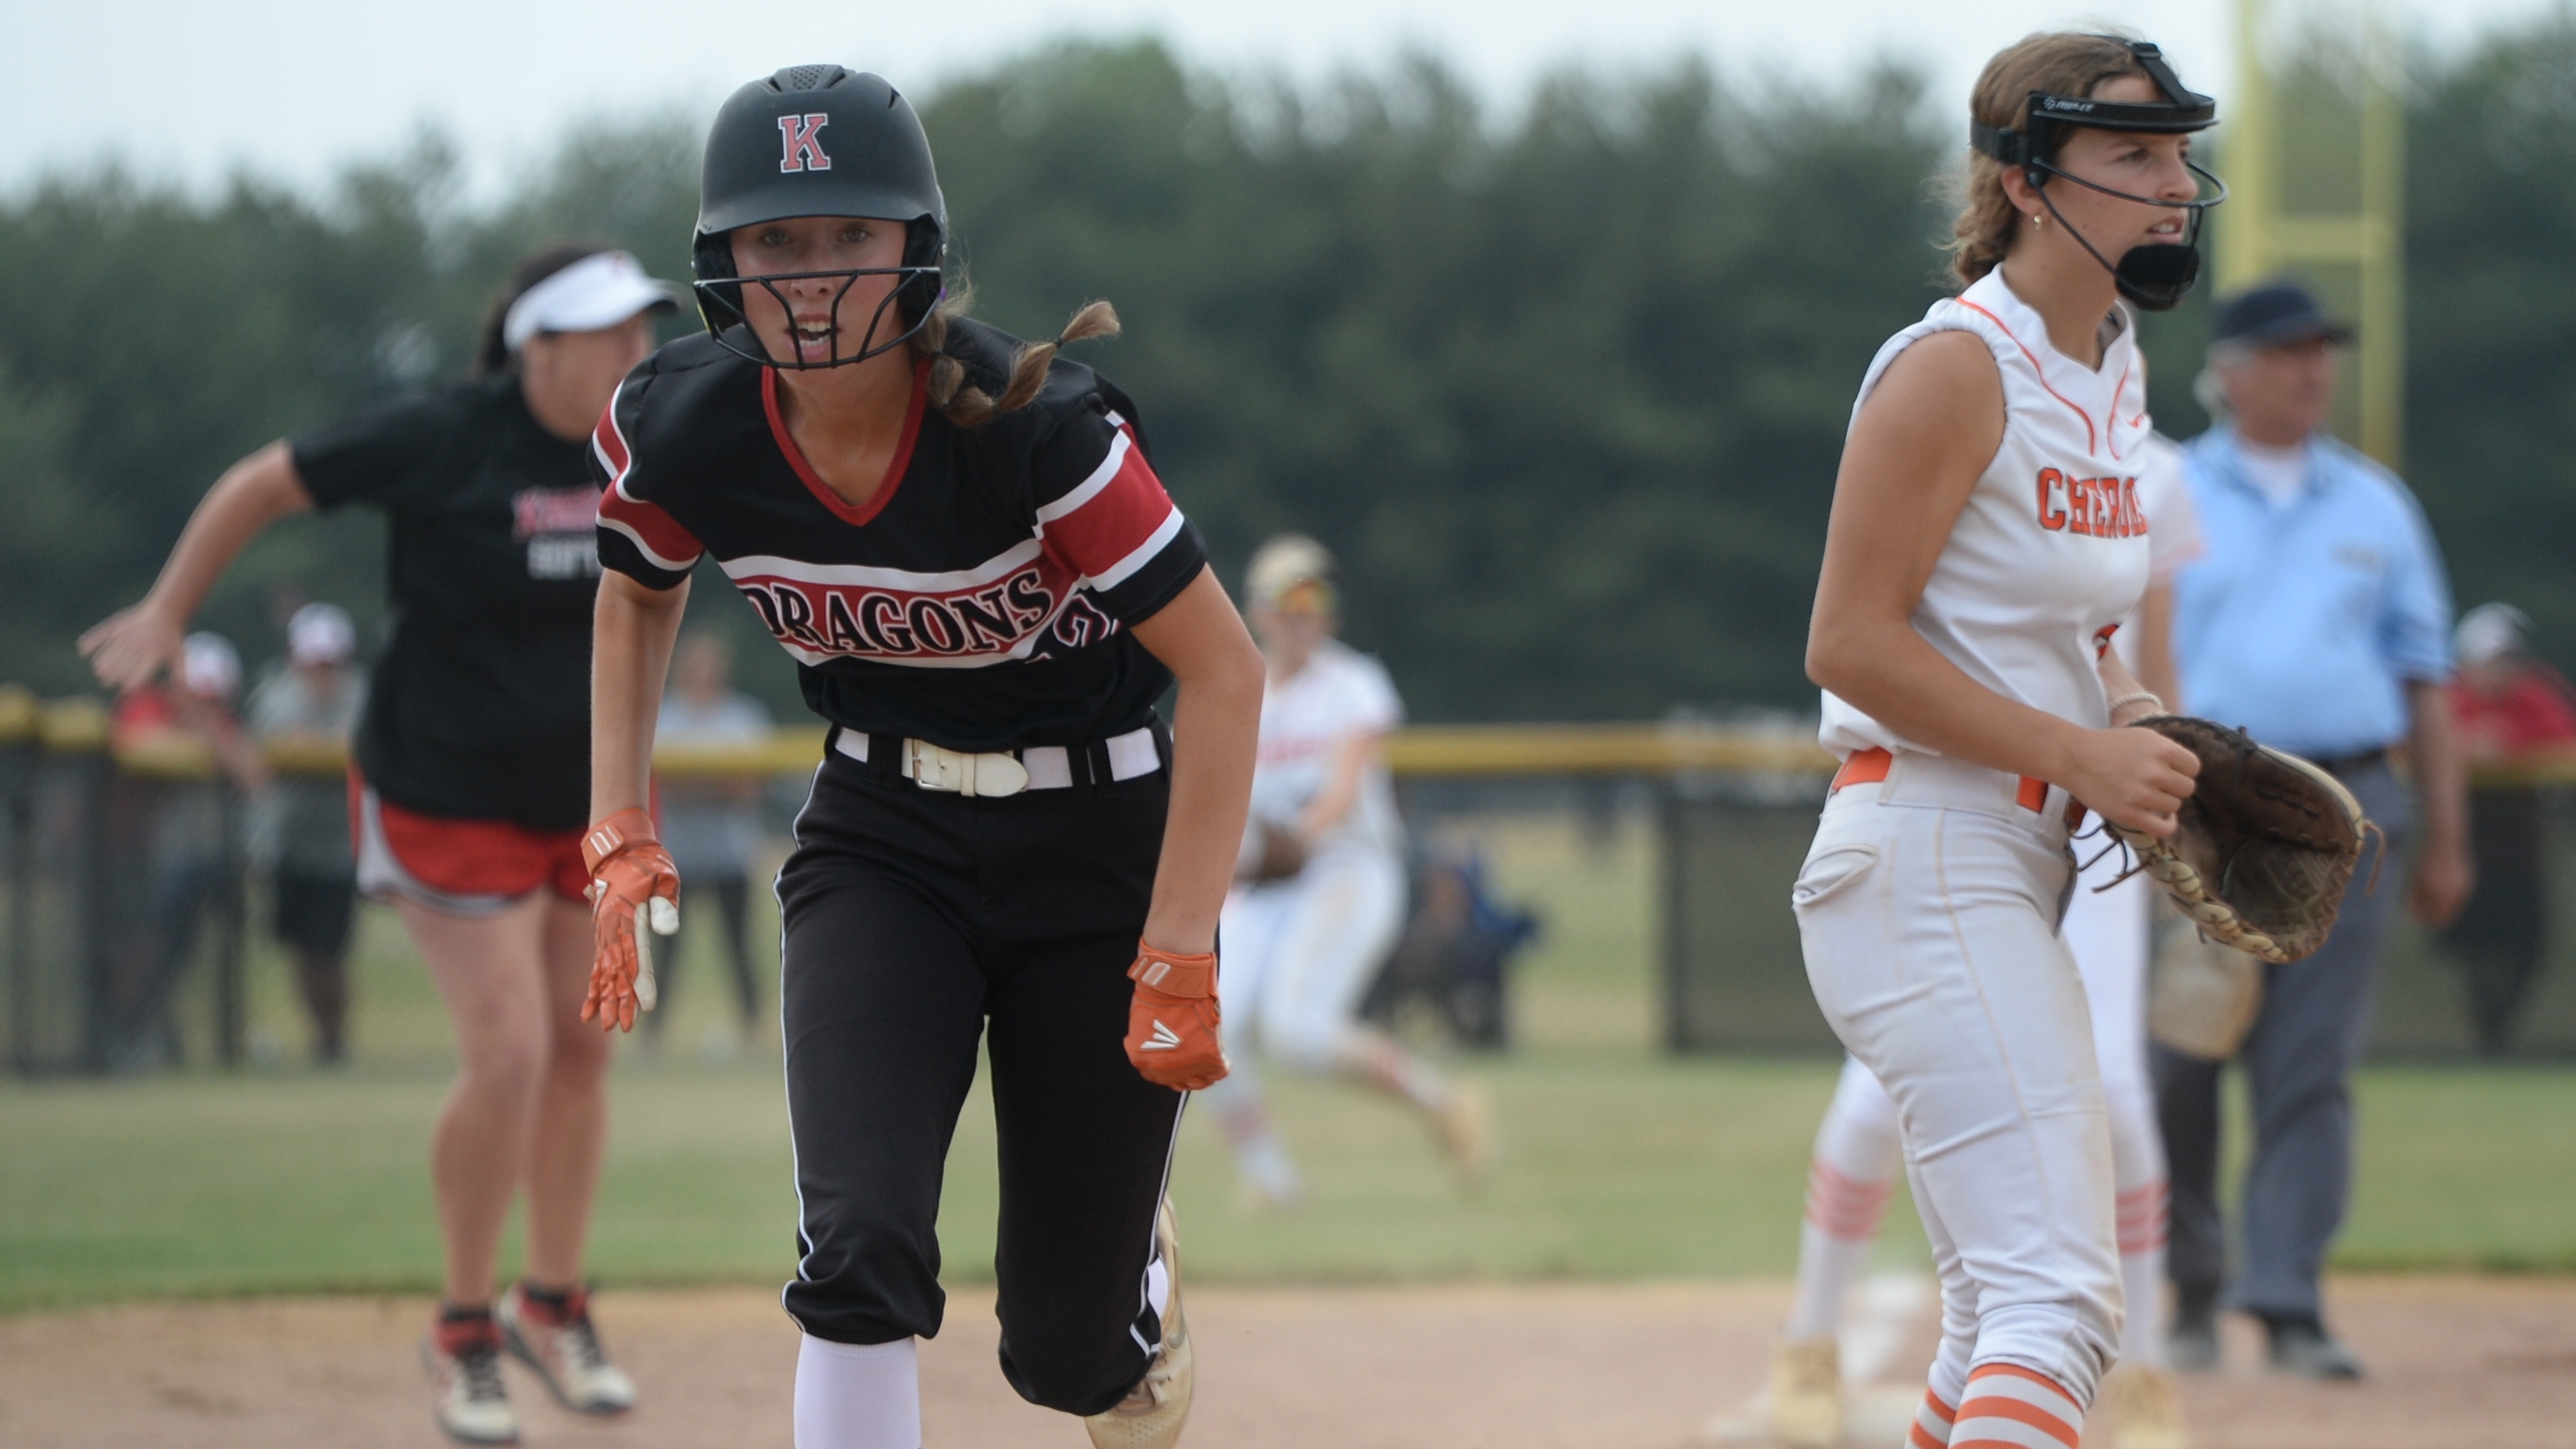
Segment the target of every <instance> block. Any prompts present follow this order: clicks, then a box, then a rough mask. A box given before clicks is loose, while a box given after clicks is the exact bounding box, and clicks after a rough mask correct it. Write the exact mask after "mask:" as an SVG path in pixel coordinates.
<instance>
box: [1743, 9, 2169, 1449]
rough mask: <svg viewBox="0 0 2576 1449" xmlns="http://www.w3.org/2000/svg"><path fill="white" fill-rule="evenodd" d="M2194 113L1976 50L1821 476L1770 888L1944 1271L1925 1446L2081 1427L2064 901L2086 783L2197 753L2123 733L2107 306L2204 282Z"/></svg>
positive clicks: (2110, 1354)
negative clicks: (1933, 249) (1826, 492)
mask: <svg viewBox="0 0 2576 1449" xmlns="http://www.w3.org/2000/svg"><path fill="white" fill-rule="evenodd" d="M2215 119H2216V105H2215V103H2214V102H2212V101H2211V100H2210V99H2209V98H2208V97H2207V96H2202V95H2197V94H2194V93H2192V92H2191V91H2189V90H2187V89H2186V88H2185V87H2184V86H2183V84H2182V82H2181V81H2180V79H2179V78H2177V77H2176V76H2175V75H2174V73H2173V71H2172V69H2171V67H2169V66H2168V65H2166V64H2165V62H2164V59H2163V57H2162V55H2161V54H2160V53H2159V52H2158V51H2157V49H2156V48H2155V47H2154V46H2152V45H2148V44H2145V43H2143V42H2132V41H2127V40H2122V39H2119V38H2116V37H2108V36H2100V35H2078V34H2045V35H2034V36H2031V37H2030V38H2028V39H2026V40H2023V41H2022V42H2020V43H2019V44H2016V45H2014V46H2012V47H2010V48H2008V49H2006V50H2004V51H2003V52H2001V53H1999V54H1998V55H1996V56H1995V57H1994V59H1992V60H1991V61H1989V62H1987V65H1986V68H1985V70H1984V73H1983V74H1982V75H1980V76H1979V77H1978V80H1977V84H1976V88H1975V91H1974V94H1973V98H1972V101H1971V105H1970V127H1969V141H1970V145H1971V147H1972V148H1973V154H1972V156H1971V158H1970V160H1969V168H1968V176H1967V183H1966V205H1965V206H1964V207H1963V209H1962V211H1961V214H1960V216H1959V218H1958V220H1957V223H1956V226H1955V237H1956V241H1955V244H1954V247H1953V252H1954V263H1955V265H1956V268H1957V271H1958V274H1959V276H1960V278H1961V279H1962V280H1963V281H1964V282H1965V283H1966V284H1967V286H1966V289H1965V291H1964V292H1962V293H1961V294H1960V295H1959V296H1958V297H1957V298H1956V299H1953V300H1948V301H1943V302H1940V303H1937V304H1935V306H1934V307H1933V308H1932V310H1931V311H1930V313H1928V314H1927V315H1926V317H1925V318H1924V320H1923V321H1922V322H1920V323H1917V324H1915V325H1914V326H1912V327H1910V328H1907V329H1906V330H1905V331H1903V332H1900V333H1898V334H1897V335H1896V336H1895V337H1894V338H1892V339H1890V340H1889V342H1888V343H1887V344H1886V345H1885V346H1884V347H1882V348H1881V349H1880V350H1879V353H1878V356H1877V357H1876V358H1875V359H1874V360H1873V361H1872V363H1871V365H1870V369H1869V372H1868V373H1867V375H1866V377H1865V378H1864V380H1863V382H1862V387H1861V396H1860V399H1859V401H1858V402H1857V403H1856V404H1855V406H1854V409H1853V416H1852V424H1851V431H1850V435H1849V437H1848V439H1847V441H1846V442H1845V445H1844V450H1843V457H1842V466H1841V470H1840V473H1839V474H1838V476H1837V478H1836V480H1835V484H1834V505H1833V513H1832V518H1831V522H1830V524H1829V527H1828V532H1827V536H1826V543H1825V559H1824V568H1823V571H1822V575H1821V577H1820V578H1819V580H1818V583H1817V589H1816V606H1815V615H1814V622H1813V625H1812V629H1811V633H1810V636H1809V639H1808V647H1807V664H1808V672H1809V673H1810V675H1811V676H1812V677H1813V678H1814V679H1815V680H1816V682H1817V683H1818V684H1819V685H1821V686H1822V687H1823V689H1824V691H1825V695H1824V700H1823V705H1824V723H1823V728H1822V731H1821V738H1822V740H1823V743H1824V744H1825V746H1826V747H1827V748H1828V749H1831V750H1833V751H1834V752H1835V753H1836V754H1837V755H1840V756H1842V758H1843V764H1842V768H1841V769H1840V770H1839V771H1838V772H1836V774H1835V776H1834V781H1833V786H1832V792H1831V794H1830V795H1829V797H1828V799H1827V801H1826V804H1825V807H1824V811H1823V815H1822V817H1821V819H1820V820H1819V821H1818V824H1817V830H1816V839H1815V844H1814V845H1813V846H1812V847H1811V849H1810V850H1809V852H1808V855H1807V859H1806V861H1805V864H1804V865H1803V866H1802V867H1801V869H1800V871H1799V876H1798V881H1797V885H1796V887H1795V888H1794V890H1793V892H1792V896H1791V901H1792V905H1793V906H1794V908H1795V910H1796V912H1797V915H1798V926H1799V934H1800V938H1801V943H1802V945H1803V948H1804V953H1805V956H1806V962H1807V976H1808V980H1809V982H1810V984H1811V985H1812V986H1813V987H1814V989H1815V993H1816V1001H1817V1004H1818V1005H1819V1006H1820V1007H1821V1008H1822V1009H1823V1011H1824V1014H1825V1018H1826V1020H1827V1021H1828V1022H1829V1023H1830V1024H1831V1025H1832V1027H1833V1029H1834V1033H1835V1035H1837V1036H1839V1037H1840V1038H1841V1039H1842V1041H1843V1044H1844V1045H1845V1046H1846V1047H1848V1048H1849V1049H1850V1051H1851V1053H1852V1056H1853V1057H1854V1059H1855V1060H1857V1061H1858V1062H1859V1063H1860V1064H1861V1065H1862V1066H1864V1067H1865V1068H1867V1069H1868V1070H1869V1072H1870V1073H1871V1074H1872V1075H1873V1076H1875V1077H1876V1079H1877V1080H1878V1081H1879V1082H1880V1083H1881V1084H1882V1085H1883V1086H1884V1088H1885V1090H1886V1092H1887V1094H1888V1096H1889V1097H1890V1098H1892V1099H1893V1101H1894V1103H1895V1116H1896V1118H1897V1121H1898V1122H1899V1123H1900V1124H1901V1133H1902V1137H1903V1140H1904V1143H1905V1152H1904V1159H1905V1165H1906V1171H1907V1174H1908V1178H1909V1181H1910V1182H1911V1184H1912V1187H1913V1190H1914V1201H1915V1205H1916V1207H1917V1209H1918V1210H1919V1211H1920V1212H1921V1214H1922V1217H1923V1225H1924V1229H1925V1232H1926V1234H1927V1235H1928V1236H1929V1238H1930V1240H1931V1244H1932V1255H1933V1262H1934V1265H1935V1267H1936V1268H1937V1270H1938V1272H1939V1275H1940V1279H1941V1344H1940V1349H1939V1351H1938V1353H1937V1354H1936V1355H1935V1357H1934V1360H1933V1364H1932V1369H1931V1373H1930V1376H1929V1383H1928V1385H1927V1387H1926V1392H1925V1395H1924V1400H1923V1403H1922V1406H1921V1407H1920V1409H1919V1410H1918V1411H1917V1413H1916V1417H1915V1422H1914V1426H1913V1429H1912V1431H1911V1435H1910V1442H1911V1443H1912V1444H1913V1445H1915V1446H1917V1449H1937V1446H1946V1445H1952V1444H1956V1445H1961V1446H1966V1445H1978V1446H1988V1445H1998V1444H2016V1445H2025V1446H2033V1449H2076V1445H2077V1443H2078V1441H2079V1439H2080V1437H2081V1434H2082V1429H2083V1424H2084V1419H2085V1414H2086V1411H2087V1410H2088V1409H2089V1408H2090V1407H2091V1406H2092V1404H2093V1403H2094V1401H2095V1396H2096V1392H2097V1389H2098V1386H2099V1384H2100V1382H2101V1378H2102V1375H2103V1373H2104V1371H2105V1370H2106V1369H2108V1368H2109V1366H2110V1365H2111V1363H2112V1362H2113V1361H2114V1360H2115V1359H2116V1358H2117V1357H2118V1351H2119V1336H2120V1326H2121V1300H2122V1286H2121V1264H2120V1252H2119V1240H2120V1232H2119V1218H2120V1213H2119V1210H2118V1205H2117V1193H2116V1190H2115V1187H2114V1175H2113V1174H2114V1168H2113V1145H2112V1137H2113V1134H2112V1130H2111V1124H2110V1116H2109V1112H2108V1110H2107V1108H2106V1104H2105V1100H2104V1090H2103V1081H2102V1069H2101V1066H2100V1063H2099V1059H2098V1057H2097V1054H2096V1052H2095V1050H2094V1044H2093V1035H2094V1033H2093V1029H2092V1021H2091V1011H2090V1009H2089V1008H2088V1005H2087V1003H2086V1000H2085V990H2084V984H2083V981H2082V979H2081V977H2080V976H2079V974H2078V970H2077V967H2076V963H2075V962H2074V960H2073V959H2072V958H2071V957H2070V955H2069V953H2068V949H2067V944H2066V942H2065V941H2064V940H2063V939H2062V938H2061V937H2060V935H2059V925H2060V923H2061V921H2062V920H2063V919H2064V916H2065V912H2066V909H2067V906H2068V903H2069V901H2070V899H2071V897H2072V895H2073V893H2074V892H2075V890H2076V889H2077V886H2076V879H2075V877H2076V874H2077V871H2076V863H2075V861H2074V859H2073V856H2072V852H2071V850H2070V848H2069V846H2070V837H2071V835H2072V834H2073V833H2074V830H2075V827H2076V826H2077V825H2078V824H2079V817H2080V814H2081V811H2082V808H2083V807H2084V806H2088V805H2089V806H2091V807H2092V808H2094V809H2096V810H2099V811H2101V812H2102V813H2103V814H2104V815H2105V816H2107V817H2109V818H2111V819H2113V820H2116V821H2118V822H2120V823H2121V824H2122V825H2123V826H2124V827H2126V828H2130V829H2135V830H2142V831H2146V832H2149V833H2152V834H2156V835H2167V834H2170V833H2172V831H2173V830H2174V828H2175V815H2176V812H2177V811H2178V810H2179V809H2180V807H2181V805H2182V802H2183V801H2184V800H2185V799H2186V798H2188V797H2189V795H2190V794H2191V792H2192V789H2193V775H2194V774H2195V773H2196V772H2197V770H2198V761H2197V759H2195V758H2194V757H2193V756H2192V755H2191V753H2190V752H2189V751H2187V750H2185V749H2183V748H2182V747H2181V746H2179V745H2175V744H2173V743H2171V742H2170V741H2167V740H2165V739H2163V738H2162V737H2160V736H2158V735H2155V734H2153V733H2152V732H2150V731H2146V730H2134V729H2123V728H2119V726H2121V725H2124V724H2127V723H2131V722H2133V721H2135V720H2138V719H2142V718H2145V717H2148V716H2150V715H2155V714H2160V713H2163V712H2164V708H2165V706H2164V703H2163V701H2162V700H2160V699H2159V698H2157V696H2156V695H2155V693H2154V692H2153V691H2152V690H2148V689H2145V688H2142V687H2140V685H2139V683H2138V680H2137V678H2136V676H2134V675H2133V674H2132V673H2131V672H2130V671H2129V669H2128V667H2127V666H2126V664H2124V663H2123V662H2122V661H2121V660H2120V659H2118V658H2117V657H2116V656H2113V655H2111V654H2110V652H2109V642H2110V640H2111V638H2112V636H2113V633H2114V631H2115V630H2116V629H2117V628H2118V627H2119V624H2120V621H2121V620H2123V619H2125V618H2127V617H2129V616H2130V615H2131V614H2132V613H2133V612H2135V611H2136V609H2137V607H2138V605H2139V603H2140V601H2141V599H2142V598H2143V596H2144V595H2145V593H2146V589H2147V584H2148V581H2149V576H2150V571H2151V565H2150V561H2149V536H2150V532H2149V526H2148V523H2147V519H2146V515H2145V513H2144V510H2143V508H2142V506H2141V504H2140V501H2139V499H2138V496H2137V488H2136V481H2135V480H2136V478H2137V475H2138V471H2139V461H2140V459H2141V457H2142V455H2143V450H2144V449H2145V448H2146V446H2147V444H2148V440H2149V434H2150V426H2151V425H2150V423H2149V421H2148V418H2147V415H2146V412H2145V407H2144V400H2145V386H2144V383H2145V377H2144V374H2143V366H2144V364H2143V361H2142V359H2141V356H2140V353H2139V351H2138V343H2137V327H2138V324H2137V318H2136V316H2135V314H2134V313H2133V312H2132V311H2131V310H2130V306H2124V305H2122V304H2123V301H2124V300H2125V301H2126V302H2127V303H2128V304H2130V305H2131V306H2136V307H2140V308H2145V309H2162V308H2166V307H2170V306H2172V305H2174V304H2175V303H2177V302H2179V301H2180V300H2181V298H2182V296H2183V295H2184V293H2185V292H2186V291H2187V290H2188V289H2189V288H2190V286H2191V284H2192V281H2193V280H2194V278H2195V277H2196V276H2197V274H2198V271H2199V254H2198V251H2197V249H2196V241H2197V232H2198V224H2199V219H2200V216H2201V214H2202V211H2203V210H2204V208H2206V207H2207V206H2209V205H2211V204H2214V202H2215V201H2216V200H2217V198H2216V197H2215V196H2209V197H2204V196H2203V195H2202V194H2201V193H2202V180H2203V178H2204V177H2205V175H2206V173H2200V172H2198V168H2196V167H2195V166H2193V165H2192V163H2191V160H2190V147H2191V133H2192V132H2195V131H2199V130H2202V129H2205V128H2206V127H2208V126H2210V125H2212V124H2214V123H2215ZM2078 802H2081V804H2079V803H2078ZM2133 969H2134V968H2133ZM1880 1155H1881V1157H1882V1160H1883V1158H1884V1149H1882V1150H1881V1154H1880Z"/></svg>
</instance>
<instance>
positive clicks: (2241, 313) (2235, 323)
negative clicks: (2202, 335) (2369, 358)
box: [2209, 282, 2352, 347]
mask: <svg viewBox="0 0 2576 1449" xmlns="http://www.w3.org/2000/svg"><path fill="white" fill-rule="evenodd" d="M2320 337H2322V338H2324V339H2325V340H2326V341H2328V342H2335V343H2343V342H2350V341H2351V340H2352V329H2351V328H2349V327H2346V326H2345V325H2343V324H2342V323H2340V322H2337V321H2335V320H2334V319H2333V318H2331V317H2328V316H2327V315H2326V309H2325V304H2324V303H2322V302H2319V301H2318V300H2317V296H2316V293H2314V292H2311V291H2309V290H2308V289H2307V288H2305V287H2302V286H2300V285H2299V284H2298V283H2296V282H2274V283H2271V284H2270V285H2268V286H2262V287H2256V288H2253V289H2252V290H2250V291H2244V292H2239V293H2237V294H2236V295H2235V296H2233V297H2230V298H2228V299H2227V300H2226V301H2224V302H2221V303H2219V304H2218V316H2217V317H2216V318H2215V319H2213V320H2212V321H2211V323H2210V328H2209V340H2210V341H2212V342H2241V343H2243V344H2245V345H2246V346H2248V347H2286V346H2288V345H2290V344H2291V343H2294V342H2312V341H2314V340H2316V339H2318V338H2320Z"/></svg>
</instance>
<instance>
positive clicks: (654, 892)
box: [581, 809, 680, 1031]
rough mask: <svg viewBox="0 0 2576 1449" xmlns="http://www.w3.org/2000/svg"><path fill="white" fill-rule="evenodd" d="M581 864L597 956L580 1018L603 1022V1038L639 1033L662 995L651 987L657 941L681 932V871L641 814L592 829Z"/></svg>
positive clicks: (620, 815)
mask: <svg viewBox="0 0 2576 1449" xmlns="http://www.w3.org/2000/svg"><path fill="white" fill-rule="evenodd" d="M581 858H582V863H583V864H585V865H588V866H589V867H590V892H589V894H590V933H591V941H592V945H593V951H594V954H593V955H592V957H591V961H590V994H589V995H588V996H587V997H585V998H583V1000H582V1003H581V1019H582V1020H584V1021H597V1022H598V1023H599V1029H600V1030H601V1031H633V1030H634V1029H635V1013H636V1012H637V1011H638V1010H639V1009H640V1010H643V1011H651V1010H652V1009H653V1003H654V1002H655V1001H656V1000H658V999H659V998H660V996H661V990H660V988H659V987H658V986H656V985H655V983H654V980H653V936H655V935H661V936H676V935H678V934H679V933H680V872H679V869H678V868H677V867H675V866H673V865H672V864H671V852H669V851H667V850H664V849H663V848H662V840H661V837H660V836H658V835H656V834H655V833H654V831H653V817H652V816H650V815H647V814H645V813H644V812H643V811H641V810H636V809H626V810H620V811H618V812H617V813H616V814H614V815H611V816H609V817H608V818H607V819H605V820H602V821H600V822H599V823H598V824H596V825H594V826H592V827H590V830H589V832H588V833H587V834H585V835H583V836H582V838H581ZM648 926H649V927H650V928H651V934H647V932H646V928H647V927H648Z"/></svg>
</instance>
